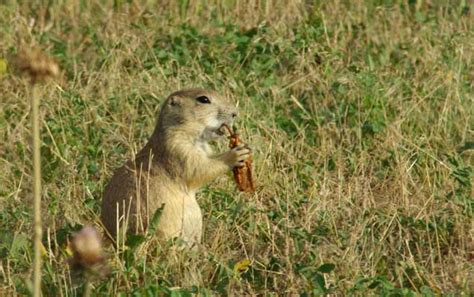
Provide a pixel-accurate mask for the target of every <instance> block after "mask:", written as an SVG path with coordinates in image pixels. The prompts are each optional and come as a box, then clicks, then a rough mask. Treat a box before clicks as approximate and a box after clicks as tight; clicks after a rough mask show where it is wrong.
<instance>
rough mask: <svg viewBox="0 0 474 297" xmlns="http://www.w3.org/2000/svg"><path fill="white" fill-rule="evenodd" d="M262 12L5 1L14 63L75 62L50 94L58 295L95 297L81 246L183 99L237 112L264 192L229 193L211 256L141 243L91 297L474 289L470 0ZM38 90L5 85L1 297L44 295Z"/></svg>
mask: <svg viewBox="0 0 474 297" xmlns="http://www.w3.org/2000/svg"><path fill="white" fill-rule="evenodd" d="M250 2H252V1H222V2H221V1H207V4H204V3H205V1H199V0H195V1H184V0H183V1H176V2H173V1H170V2H169V3H168V4H164V3H165V1H163V3H161V1H160V3H161V4H156V3H154V1H148V2H144V3H142V4H137V3H136V2H134V1H113V2H112V1H95V0H94V1H76V2H72V3H69V4H67V5H66V4H60V3H59V2H58V3H56V2H49V4H46V3H44V4H38V3H37V4H29V3H25V4H22V3H19V2H16V1H7V2H6V3H5V4H3V5H2V6H0V40H2V42H1V43H0V55H3V57H8V56H9V55H10V54H12V53H14V52H17V51H18V49H19V48H18V46H19V44H21V43H26V44H36V45H40V46H41V47H42V48H43V49H45V50H46V51H47V52H48V53H49V54H50V55H52V56H54V57H55V58H56V59H57V60H58V62H59V64H60V65H61V68H62V69H63V75H62V80H61V81H59V82H58V83H51V84H50V85H49V86H44V87H41V90H39V91H40V92H41V98H42V101H41V108H40V111H41V121H42V131H41V132H42V134H41V141H42V148H41V155H42V183H43V197H42V199H43V201H42V203H43V204H42V210H43V214H42V218H43V226H44V230H43V245H44V246H45V249H46V252H45V255H44V257H43V274H42V275H43V280H42V289H43V294H44V295H46V296H77V295H79V296H80V295H82V294H83V293H84V290H85V289H86V287H85V286H84V281H82V279H81V276H80V275H75V274H74V273H73V272H71V271H70V269H69V267H68V266H67V265H65V261H66V259H67V258H68V257H69V255H68V252H67V248H66V247H67V238H68V237H69V236H70V235H71V234H72V233H73V232H74V231H76V230H78V229H79V228H81V227H82V226H83V225H86V224H93V225H95V226H97V227H98V228H100V220H99V214H100V203H101V193H102V191H103V189H104V186H105V184H106V183H107V181H108V180H109V178H110V177H111V175H112V172H113V170H114V169H115V168H117V167H118V166H120V165H121V164H123V162H124V161H125V160H126V159H128V158H131V157H132V156H133V154H134V153H135V152H136V151H137V150H138V149H139V148H140V147H141V145H143V144H144V142H145V141H146V139H147V137H148V136H149V135H150V133H151V132H152V130H153V124H154V121H155V118H156V115H157V111H158V110H159V106H160V103H161V102H162V101H163V100H164V98H165V97H166V96H167V95H168V94H169V93H171V92H173V91H175V90H177V89H180V88H183V87H186V86H202V87H210V88H214V89H216V90H217V91H218V92H220V93H223V94H225V95H227V96H230V97H231V98H233V99H234V100H236V101H237V102H238V103H239V108H240V114H241V116H240V119H239V123H238V125H239V127H241V129H242V132H243V137H244V139H246V140H247V141H248V143H249V144H251V146H252V148H253V151H254V165H255V176H256V178H257V182H258V191H257V193H256V194H255V195H254V196H252V195H250V196H249V195H247V194H241V193H238V192H237V191H236V190H235V186H234V185H233V183H232V180H231V179H230V178H227V177H223V178H220V179H218V180H217V181H215V182H213V183H212V184H211V185H209V186H208V187H206V188H205V189H204V190H203V191H202V192H201V194H200V195H199V202H200V204H201V206H202V209H203V213H204V217H205V221H204V225H205V232H204V238H203V245H204V248H203V249H202V250H201V251H179V250H177V249H176V248H175V247H174V245H173V243H167V244H157V243H156V242H155V240H154V239H151V240H146V241H145V242H141V241H135V242H134V241H133V240H129V243H128V248H126V249H123V250H119V251H114V250H113V249H110V251H109V253H110V261H109V275H108V276H107V277H105V278H100V277H96V278H95V281H94V282H92V283H91V290H92V294H93V295H104V296H114V295H121V296H125V295H133V296H154V295H157V294H165V295H168V294H169V295H173V296H187V295H190V294H191V293H193V292H198V293H199V294H200V295H215V294H222V295H226V294H231V295H252V294H259V295H272V294H273V295H279V296H281V295H294V294H301V295H303V296H312V295H324V294H333V295H341V296H342V295H349V294H350V295H358V296H366V295H383V296H417V295H423V296H436V295H439V294H443V295H452V296H459V295H463V294H464V295H465V296H468V295H469V294H472V291H474V284H473V282H472V279H473V273H474V272H473V268H472V263H473V254H472V252H473V250H474V241H473V237H474V229H473V223H472V222H473V212H474V201H473V190H472V170H473V169H472V164H473V163H472V161H473V160H472V149H473V142H474V139H473V126H474V125H473V120H472V114H473V108H472V106H473V94H474V92H473V83H472V82H473V80H474V68H473V66H472V65H474V61H473V53H474V33H473V32H474V28H473V24H474V18H473V15H472V13H473V8H474V7H473V5H472V4H470V2H469V1H439V2H438V1H396V0H383V1H382V0H380V1H354V2H352V1H351V3H353V4H348V3H345V1H334V3H332V2H327V3H326V2H325V1H306V3H303V1H292V2H291V4H288V5H287V4H283V2H281V3H280V2H278V1H261V2H258V3H257V4H254V5H250V4H249V3H250ZM348 2H349V1H348ZM359 2H360V3H359ZM3 68H4V67H3V66H2V69H3ZM3 72H4V71H3ZM0 75H2V74H0ZM25 83H26V82H25V81H23V80H21V79H19V78H17V77H16V76H15V75H14V74H13V73H11V72H10V71H9V72H8V73H3V76H2V78H1V79H0V89H1V90H2V92H1V94H0V102H1V104H2V109H1V113H0V134H1V135H2V139H3V141H2V145H1V146H0V147H1V151H0V154H1V155H0V170H1V171H2V174H1V175H0V231H1V232H0V295H15V294H20V295H23V294H30V292H31V291H32V282H31V279H32V261H33V245H32V241H31V238H32V234H33V227H34V225H33V207H32V186H31V185H32V169H31V168H32V159H31V157H30V156H31V146H30V133H29V131H30V129H29V128H30V127H29V122H28V118H29V108H28V104H29V102H28V99H27V98H28V96H27V94H26V93H25V92H24V84H25ZM246 259H249V260H250V261H251V262H250V264H249V261H247V260H246Z"/></svg>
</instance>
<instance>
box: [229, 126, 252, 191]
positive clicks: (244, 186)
mask: <svg viewBox="0 0 474 297" xmlns="http://www.w3.org/2000/svg"><path fill="white" fill-rule="evenodd" d="M224 127H225V128H226V129H227V131H229V133H230V137H229V148H231V149H233V148H234V147H236V146H238V145H239V144H240V143H242V141H241V140H240V138H239V134H237V133H235V132H234V131H232V129H231V128H230V127H229V126H227V125H225V124H224ZM232 172H233V173H234V180H235V183H236V184H237V188H238V189H239V191H241V192H249V193H251V192H255V184H254V181H253V177H252V156H250V157H249V158H248V159H247V160H245V163H244V166H243V167H234V168H233V169H232Z"/></svg>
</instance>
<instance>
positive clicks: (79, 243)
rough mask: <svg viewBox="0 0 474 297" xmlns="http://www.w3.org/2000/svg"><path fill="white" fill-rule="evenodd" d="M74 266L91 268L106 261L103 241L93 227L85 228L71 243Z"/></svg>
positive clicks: (74, 236)
mask: <svg viewBox="0 0 474 297" xmlns="http://www.w3.org/2000/svg"><path fill="white" fill-rule="evenodd" d="M71 249H72V252H73V259H72V262H73V264H76V265H80V266H82V267H84V268H90V267H92V266H94V265H96V264H98V263H101V262H103V261H104V259H105V257H104V251H103V248H102V239H101V237H100V235H99V233H98V232H97V230H95V228H93V227H84V228H82V229H81V230H80V231H79V232H77V233H76V234H74V235H73V238H72V241H71Z"/></svg>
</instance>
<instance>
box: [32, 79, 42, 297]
mask: <svg viewBox="0 0 474 297" xmlns="http://www.w3.org/2000/svg"><path fill="white" fill-rule="evenodd" d="M31 89H32V93H31V109H32V117H31V124H32V129H33V201H34V202H33V203H34V262H33V263H34V264H33V296H35V297H39V296H41V236H42V228H41V159H40V145H41V143H40V127H39V126H40V123H39V101H40V99H39V96H38V91H39V90H38V87H37V86H36V84H33V85H32V87H31Z"/></svg>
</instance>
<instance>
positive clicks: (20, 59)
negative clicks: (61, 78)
mask: <svg viewBox="0 0 474 297" xmlns="http://www.w3.org/2000/svg"><path fill="white" fill-rule="evenodd" d="M12 64H13V66H14V67H15V68H16V69H18V71H19V72H22V73H25V74H27V75H29V76H30V77H31V81H32V83H36V82H38V81H43V80H45V79H47V78H48V77H55V76H57V75H58V74H59V66H58V64H57V63H56V62H55V61H54V60H53V59H52V58H50V57H48V56H47V55H46V54H45V53H43V52H42V51H41V50H40V49H38V48H34V49H23V50H21V51H20V52H18V54H17V55H16V56H15V57H14V58H13V63H12Z"/></svg>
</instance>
